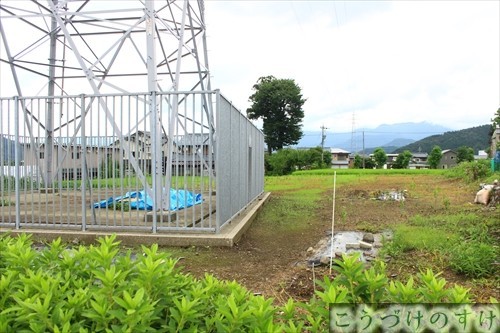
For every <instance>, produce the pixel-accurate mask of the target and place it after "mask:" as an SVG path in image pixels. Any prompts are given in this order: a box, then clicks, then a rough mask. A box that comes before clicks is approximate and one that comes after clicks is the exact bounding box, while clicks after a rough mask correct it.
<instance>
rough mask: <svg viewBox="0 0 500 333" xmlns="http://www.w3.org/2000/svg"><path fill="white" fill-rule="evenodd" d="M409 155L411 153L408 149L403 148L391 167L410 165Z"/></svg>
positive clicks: (400, 167)
mask: <svg viewBox="0 0 500 333" xmlns="http://www.w3.org/2000/svg"><path fill="white" fill-rule="evenodd" d="M411 157H412V154H411V152H410V151H409V150H405V151H403V152H402V153H399V154H398V156H397V157H396V161H395V162H394V165H393V166H392V167H393V168H394V169H407V168H408V166H409V165H410V161H411Z"/></svg>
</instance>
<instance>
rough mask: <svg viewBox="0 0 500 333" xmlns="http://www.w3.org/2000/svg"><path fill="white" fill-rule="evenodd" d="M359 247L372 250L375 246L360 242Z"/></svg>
mask: <svg viewBox="0 0 500 333" xmlns="http://www.w3.org/2000/svg"><path fill="white" fill-rule="evenodd" d="M359 247H360V248H362V249H371V248H372V247H373V245H371V244H370V243H367V242H363V241H359Z"/></svg>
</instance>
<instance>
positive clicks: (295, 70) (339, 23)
mask: <svg viewBox="0 0 500 333" xmlns="http://www.w3.org/2000/svg"><path fill="white" fill-rule="evenodd" d="M205 7H206V21H207V34H208V51H209V61H210V67H211V72H212V87H213V88H219V89H221V92H222V94H223V95H225V96H226V97H227V98H228V99H230V100H232V102H233V103H234V104H235V105H237V106H238V107H239V108H240V109H241V110H242V111H243V112H245V110H246V109H247V108H248V107H249V106H250V104H249V102H248V97H249V96H250V95H251V94H252V93H253V91H252V86H253V85H254V84H255V82H256V81H257V79H258V78H259V77H261V76H267V75H273V76H275V77H277V78H283V79H294V80H295V81H296V83H297V84H298V85H299V86H300V87H301V89H302V92H303V95H304V97H306V98H307V102H306V104H305V105H304V110H305V118H304V130H313V131H316V130H318V131H319V130H320V126H322V125H324V126H326V127H328V128H329V129H330V130H331V131H336V132H349V131H351V130H352V128H353V124H354V127H355V128H374V127H376V126H378V125H380V124H394V123H401V122H422V121H427V122H430V123H433V124H439V125H443V126H446V127H448V128H451V129H463V128H468V127H472V126H477V125H484V124H489V123H491V121H490V119H491V118H492V117H493V114H494V113H495V112H496V110H497V109H498V107H499V106H500V68H499V67H500V23H499V22H500V2H499V1H495V0H488V1H477V0H476V1H464V0H462V1H392V2H391V1H387V2H377V1H228V0H227V1H222V0H207V1H206V2H205ZM353 120H354V121H353Z"/></svg>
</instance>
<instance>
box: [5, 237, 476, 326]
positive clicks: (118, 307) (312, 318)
mask: <svg viewBox="0 0 500 333" xmlns="http://www.w3.org/2000/svg"><path fill="white" fill-rule="evenodd" d="M98 242H99V245H97V246H89V247H85V246H79V247H77V248H70V247H66V246H65V245H64V244H63V243H62V242H61V241H60V240H56V241H54V242H52V243H51V244H48V245H47V246H46V247H43V248H41V249H35V248H34V247H33V244H32V241H31V237H30V236H27V235H25V234H24V235H20V236H19V237H17V238H13V237H10V236H3V237H1V238H0V331H1V332H23V331H31V332H178V331H186V330H188V331H203V332H241V331H244V332H300V331H311V332H322V331H325V330H326V328H327V325H328V318H329V316H328V305H329V304H331V303H382V302H394V303H415V302H421V303H446V302H450V303H467V302H470V298H469V294H468V290H466V289H464V288H462V287H460V286H458V285H455V286H453V287H449V286H447V283H446V281H445V279H443V278H440V277H439V274H434V273H433V272H432V271H430V270H428V271H426V272H425V273H424V272H422V273H421V274H419V275H418V276H416V278H415V279H413V278H410V279H409V280H408V281H407V282H406V283H402V282H400V281H389V280H388V278H387V277H386V274H385V266H384V264H383V263H377V264H375V265H374V266H372V267H371V268H365V267H364V265H363V264H362V263H361V262H360V261H359V259H358V258H357V257H356V256H351V257H347V256H345V257H343V260H335V264H336V265H335V266H333V267H334V269H335V270H336V271H337V273H338V274H337V275H336V277H335V278H334V279H333V280H331V279H329V278H328V277H325V278H324V279H323V281H317V284H318V287H317V290H316V292H315V295H314V297H313V298H312V299H311V300H310V301H309V302H308V303H300V302H296V301H294V300H293V299H289V300H288V302H287V303H286V304H285V305H283V306H276V305H273V299H270V298H265V297H262V296H255V295H253V294H252V293H250V292H249V291H248V290H246V289H245V288H244V287H242V286H241V285H239V284H238V283H237V282H235V281H233V282H226V281H220V280H217V279H216V278H214V277H213V276H211V275H208V274H207V275H205V277H204V278H202V279H196V278H194V277H192V276H191V275H187V274H183V273H182V272H181V271H180V269H178V268H177V267H176V260H175V259H173V258H171V257H170V256H169V255H168V254H166V253H163V252H160V251H158V246H157V245H153V246H151V247H149V248H148V247H145V246H143V247H142V252H143V253H142V255H135V254H133V253H132V252H131V251H130V250H129V251H127V252H123V251H120V248H119V242H118V241H116V238H115V236H111V237H106V238H101V239H99V240H98Z"/></svg>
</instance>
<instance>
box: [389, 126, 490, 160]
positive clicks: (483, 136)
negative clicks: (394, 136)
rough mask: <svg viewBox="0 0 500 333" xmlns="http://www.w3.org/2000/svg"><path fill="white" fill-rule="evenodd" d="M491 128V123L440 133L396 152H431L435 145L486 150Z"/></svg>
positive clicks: (444, 147) (445, 147) (475, 150)
mask: <svg viewBox="0 0 500 333" xmlns="http://www.w3.org/2000/svg"><path fill="white" fill-rule="evenodd" d="M490 128H491V125H482V126H477V127H471V128H466V129H463V130H459V131H450V132H445V133H443V134H440V135H432V136H429V137H426V138H423V139H421V140H419V141H415V142H413V143H411V144H409V145H406V146H402V147H399V148H398V149H396V151H395V153H400V152H402V151H404V150H409V151H411V152H417V151H421V152H425V153H429V152H430V151H431V150H432V148H434V146H439V147H440V148H441V149H443V150H445V149H452V150H456V149H457V148H459V147H461V146H467V147H471V148H472V149H474V152H475V153H476V154H477V152H478V151H479V150H486V149H487V148H488V147H489V141H490V135H489V131H490Z"/></svg>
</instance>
